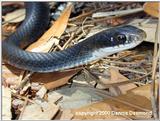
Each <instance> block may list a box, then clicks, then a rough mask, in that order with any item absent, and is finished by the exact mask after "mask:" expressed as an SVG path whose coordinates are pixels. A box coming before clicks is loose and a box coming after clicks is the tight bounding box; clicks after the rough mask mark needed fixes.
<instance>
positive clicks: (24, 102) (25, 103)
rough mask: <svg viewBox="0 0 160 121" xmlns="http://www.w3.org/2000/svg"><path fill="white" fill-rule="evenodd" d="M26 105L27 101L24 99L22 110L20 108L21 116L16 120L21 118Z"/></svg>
mask: <svg viewBox="0 0 160 121" xmlns="http://www.w3.org/2000/svg"><path fill="white" fill-rule="evenodd" d="M27 103H28V100H27V99H26V100H25V102H24V105H23V108H22V111H21V114H20V116H19V118H18V120H21V119H22V116H23V113H24V110H25V108H26V106H27Z"/></svg>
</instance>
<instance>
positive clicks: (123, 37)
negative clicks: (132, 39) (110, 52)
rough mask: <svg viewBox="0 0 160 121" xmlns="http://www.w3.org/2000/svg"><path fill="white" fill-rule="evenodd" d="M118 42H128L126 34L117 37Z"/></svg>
mask: <svg viewBox="0 0 160 121" xmlns="http://www.w3.org/2000/svg"><path fill="white" fill-rule="evenodd" d="M117 40H118V41H120V42H125V41H126V36H125V35H124V34H119V35H118V36H117Z"/></svg>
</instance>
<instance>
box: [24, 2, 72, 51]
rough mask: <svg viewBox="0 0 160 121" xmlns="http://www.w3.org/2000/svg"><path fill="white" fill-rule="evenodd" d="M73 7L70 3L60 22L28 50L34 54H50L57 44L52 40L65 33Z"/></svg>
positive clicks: (59, 19)
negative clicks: (50, 50) (53, 46)
mask: <svg viewBox="0 0 160 121" xmlns="http://www.w3.org/2000/svg"><path fill="white" fill-rule="evenodd" d="M72 7H73V5H72V4H71V3H69V4H68V7H67V8H66V9H65V10H64V12H63V13H62V14H61V16H60V17H59V18H58V20H57V21H56V22H55V23H54V24H53V25H52V26H51V28H50V29H49V30H48V31H46V33H45V34H44V35H43V36H42V37H41V38H40V39H39V40H38V41H37V42H35V43H33V44H31V45H30V46H29V47H28V48H27V50H28V51H33V52H48V51H49V49H50V48H51V47H52V45H53V44H54V42H55V40H53V39H51V38H52V37H57V38H59V37H60V36H61V35H62V34H63V32H64V31H65V29H66V27H67V23H68V19H69V16H70V14H71V10H72ZM36 48H37V49H36Z"/></svg>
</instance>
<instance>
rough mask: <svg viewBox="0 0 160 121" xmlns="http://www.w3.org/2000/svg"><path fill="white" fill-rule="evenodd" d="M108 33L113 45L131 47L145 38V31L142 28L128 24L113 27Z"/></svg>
mask: <svg viewBox="0 0 160 121" xmlns="http://www.w3.org/2000/svg"><path fill="white" fill-rule="evenodd" d="M110 33H111V34H108V35H110V42H111V43H112V44H111V45H112V46H113V47H121V48H123V47H127V46H129V47H130V48H132V47H135V46H137V45H138V44H140V43H141V42H142V41H143V40H144V39H145V38H146V33H145V32H144V31H143V30H141V29H139V28H137V27H134V26H130V25H126V26H121V27H117V28H113V29H112V30H111V31H110Z"/></svg>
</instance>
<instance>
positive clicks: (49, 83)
mask: <svg viewBox="0 0 160 121" xmlns="http://www.w3.org/2000/svg"><path fill="white" fill-rule="evenodd" d="M78 71H80V70H79V69H77V70H72V71H67V72H51V73H35V74H33V76H32V77H31V81H32V82H41V83H44V86H45V87H46V88H47V89H48V90H50V89H54V88H56V87H59V86H62V85H65V84H67V83H68V80H69V79H70V78H71V77H72V76H73V75H75V74H76V73H77V72H78Z"/></svg>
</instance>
